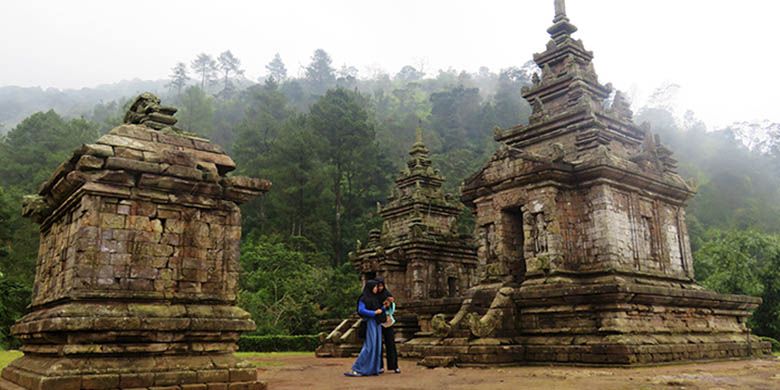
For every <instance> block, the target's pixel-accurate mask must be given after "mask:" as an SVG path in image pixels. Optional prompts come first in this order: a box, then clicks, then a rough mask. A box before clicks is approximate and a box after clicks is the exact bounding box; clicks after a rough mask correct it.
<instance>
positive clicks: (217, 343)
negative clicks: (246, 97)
mask: <svg viewBox="0 0 780 390" xmlns="http://www.w3.org/2000/svg"><path fill="white" fill-rule="evenodd" d="M175 112H176V110H175V109H174V108H170V107H164V106H161V105H160V104H159V99H157V98H156V97H155V96H154V95H151V94H143V95H141V96H139V97H138V98H137V99H136V100H135V101H134V102H133V104H132V105H131V108H130V110H129V111H128V113H127V115H126V117H125V122H126V123H125V124H124V125H121V126H118V127H116V128H114V129H112V130H111V131H109V133H108V134H106V135H104V136H102V137H101V138H100V139H98V140H97V141H96V143H94V144H87V145H83V146H82V147H81V148H79V149H77V150H76V151H75V152H74V153H73V155H72V156H71V157H70V158H69V159H68V160H66V161H64V162H63V163H62V164H61V165H60V166H59V167H58V168H57V169H56V170H55V171H54V172H53V173H52V175H51V176H50V178H49V179H48V180H47V181H46V182H44V183H43V184H42V185H41V187H40V190H39V192H38V194H37V195H32V196H28V197H26V198H25V205H24V210H23V213H24V215H25V216H28V217H30V218H32V219H33V220H34V221H35V222H37V223H39V224H40V237H41V239H40V249H39V254H38V260H37V264H36V274H35V275H36V276H35V284H34V289H33V297H32V305H31V306H30V309H29V313H27V314H26V315H25V316H24V317H22V318H21V319H20V320H19V321H18V322H17V323H16V324H15V325H14V326H13V327H12V328H11V331H12V333H13V334H14V336H16V337H17V338H18V339H19V340H20V341H21V342H22V347H21V350H22V352H24V356H23V357H21V358H19V359H17V360H15V361H13V362H11V363H10V364H9V365H8V366H7V367H6V368H5V369H4V370H3V371H2V377H0V390H19V389H20V388H22V389H35V390H39V389H46V390H48V389H52V390H53V389H57V390H78V389H94V390H100V389H106V390H108V389H117V388H123V389H124V388H138V389H168V388H170V389H206V388H214V389H228V388H230V389H244V390H249V389H251V390H259V389H263V388H265V384H264V383H263V382H260V381H258V380H257V370H256V368H255V367H253V366H252V365H250V364H248V363H245V362H243V361H241V360H240V359H238V358H236V357H235V356H234V355H233V353H234V352H235V351H236V349H237V347H236V342H237V341H238V338H239V336H240V334H241V333H242V332H246V331H252V330H254V329H255V324H254V322H253V321H252V319H251V317H250V315H249V313H247V312H246V311H244V310H242V309H240V308H239V307H237V306H235V303H236V298H237V295H236V293H237V289H238V274H239V248H240V239H241V212H240V209H239V204H241V203H243V202H246V201H247V200H249V199H251V198H253V197H256V196H259V195H261V194H262V193H264V192H266V191H267V190H268V189H269V187H270V183H269V182H267V181H264V180H259V179H252V178H247V177H239V176H229V175H228V172H230V171H232V170H233V169H235V164H234V162H233V160H232V159H231V158H230V157H229V156H227V155H226V154H225V153H224V151H223V150H222V148H221V147H219V146H218V145H214V144H211V143H210V142H209V141H208V140H206V139H203V138H199V137H195V136H193V135H190V134H187V133H185V132H183V131H181V130H179V129H176V128H174V127H172V126H173V125H174V124H175V123H176V120H175V118H173V114H174V113H175Z"/></svg>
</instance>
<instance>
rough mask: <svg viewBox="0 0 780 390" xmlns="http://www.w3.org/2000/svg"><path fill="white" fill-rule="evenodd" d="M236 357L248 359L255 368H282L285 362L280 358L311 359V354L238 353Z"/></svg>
mask: <svg viewBox="0 0 780 390" xmlns="http://www.w3.org/2000/svg"><path fill="white" fill-rule="evenodd" d="M235 355H236V357H239V358H241V359H246V360H247V361H248V362H249V363H252V365H254V366H255V367H281V366H284V361H283V360H279V359H280V358H289V357H310V356H312V353H311V352H237V353H236V354H235Z"/></svg>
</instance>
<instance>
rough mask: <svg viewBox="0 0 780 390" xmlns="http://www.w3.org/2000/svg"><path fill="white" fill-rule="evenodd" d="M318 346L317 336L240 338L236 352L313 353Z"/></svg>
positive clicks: (248, 336)
mask: <svg viewBox="0 0 780 390" xmlns="http://www.w3.org/2000/svg"><path fill="white" fill-rule="evenodd" d="M318 344H319V338H318V337H317V335H304V336H286V335H285V336H282V335H273V336H251V335H247V336H241V338H240V339H239V340H238V350H239V351H241V352H288V351H307V352H308V351H314V349H315V348H317V345H318Z"/></svg>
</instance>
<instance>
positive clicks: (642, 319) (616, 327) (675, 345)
mask: <svg viewBox="0 0 780 390" xmlns="http://www.w3.org/2000/svg"><path fill="white" fill-rule="evenodd" d="M555 6H556V7H555V8H556V15H555V19H554V20H553V23H554V24H553V26H552V27H550V28H549V29H548V32H549V33H550V36H551V40H550V41H549V42H548V43H547V46H546V50H545V51H544V52H542V53H539V54H535V55H534V61H535V62H536V64H537V65H538V67H539V68H540V69H541V74H540V75H539V74H536V75H533V77H532V85H530V86H528V87H525V88H524V89H523V97H524V98H525V99H526V100H527V101H528V102H529V103H530V104H531V107H532V114H531V117H530V120H529V123H528V124H527V125H518V126H515V127H512V128H509V129H496V130H495V131H494V134H495V139H496V141H497V142H499V146H498V148H497V151H496V152H495V153H494V154H493V156H492V157H491V158H490V159H489V160H488V161H487V162H486V163H485V165H484V166H483V167H482V169H480V170H479V171H478V172H477V173H476V174H474V175H472V176H471V177H469V178H468V179H467V180H466V181H465V183H464V185H463V193H462V197H461V199H462V200H463V201H464V203H466V204H467V205H469V206H471V207H472V208H473V209H474V210H475V214H476V235H477V237H478V238H479V248H478V251H477V255H478V264H479V267H480V272H479V275H480V281H479V283H477V284H476V285H474V286H473V287H472V288H471V289H470V290H469V291H468V292H467V294H466V296H465V297H464V299H463V301H462V303H461V307H460V309H459V310H458V312H457V313H456V315H454V316H452V317H449V316H448V315H447V313H441V315H435V316H433V317H432V321H431V324H430V325H431V328H432V329H433V332H432V333H431V334H429V335H424V336H425V337H419V338H415V339H413V340H411V341H410V342H408V343H406V344H404V345H403V346H402V347H401V349H400V350H401V353H402V354H403V355H405V356H408V357H418V358H421V359H422V360H421V363H422V364H424V365H426V366H441V365H451V364H463V365H469V364H479V365H485V364H509V363H527V362H533V363H541V362H544V363H552V362H558V363H576V364H613V365H630V364H648V363H662V362H675V361H685V360H694V359H720V358H735V357H750V356H754V355H760V354H763V353H767V352H768V351H769V345H768V344H767V343H765V342H761V341H760V340H758V339H757V338H756V337H755V336H751V335H750V331H749V329H748V327H747V319H748V318H749V316H750V314H751V311H752V310H754V309H755V308H756V307H757V306H758V304H759V303H760V302H761V300H760V299H759V298H754V297H747V296H738V295H725V294H718V293H715V292H711V291H707V290H705V289H704V288H703V287H701V286H698V285H697V284H696V283H695V280H694V279H693V267H692V256H691V249H690V242H689V238H688V235H687V227H686V224H685V213H684V207H685V204H686V202H687V201H688V200H689V199H690V198H691V197H692V196H693V195H694V192H693V190H692V188H691V187H690V186H689V184H688V183H687V182H686V181H685V180H684V179H683V178H682V177H680V176H679V175H678V174H677V165H676V161H675V159H674V158H673V157H672V151H671V150H669V149H667V148H666V147H664V146H663V145H662V144H661V143H660V139H659V138H658V137H657V136H655V135H653V134H652V133H651V132H650V129H649V128H648V126H645V125H641V126H637V125H636V124H635V123H634V121H633V113H632V112H631V109H630V105H629V103H628V101H627V100H626V99H625V97H624V96H623V95H622V93H620V92H619V91H614V90H613V88H612V86H611V85H609V84H607V85H602V84H601V83H600V82H599V80H598V76H597V75H596V73H595V70H594V67H593V64H592V60H593V53H591V52H590V51H587V50H586V49H585V47H584V45H583V43H582V41H581V40H577V39H574V38H572V36H571V35H572V34H573V33H574V32H576V31H577V28H576V27H575V26H574V25H573V24H571V23H570V21H569V18H568V17H567V16H566V12H565V4H564V1H563V0H556V2H555Z"/></svg>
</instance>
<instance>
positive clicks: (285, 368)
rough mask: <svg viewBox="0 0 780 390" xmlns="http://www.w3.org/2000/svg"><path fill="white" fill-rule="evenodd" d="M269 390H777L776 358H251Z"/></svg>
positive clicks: (778, 369)
mask: <svg viewBox="0 0 780 390" xmlns="http://www.w3.org/2000/svg"><path fill="white" fill-rule="evenodd" d="M250 360H252V361H253V362H254V363H255V364H257V365H258V367H259V368H258V372H259V376H260V378H261V379H262V380H265V381H267V382H268V386H269V387H268V388H269V389H270V390H283V389H340V390H347V389H369V388H373V389H432V390H445V389H470V390H471V389H485V390H487V389H490V390H502V389H513V390H514V389H546V390H566V389H587V390H602V389H710V390H714V389H780V358H767V359H765V360H750V361H726V362H714V363H699V364H685V365H670V366H657V367H641V368H631V369H628V368H598V367H596V368H592V367H548V366H535V367H506V368H490V369H484V368H435V369H427V368H424V367H421V366H418V365H416V363H415V361H411V360H405V361H401V363H400V366H401V371H402V372H401V374H395V373H386V374H383V375H381V376H376V377H363V378H347V377H345V376H344V375H343V373H344V372H346V371H348V370H349V368H350V367H351V365H352V362H353V359H317V358H315V357H314V356H313V355H311V356H300V355H299V356H281V357H273V358H250Z"/></svg>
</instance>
